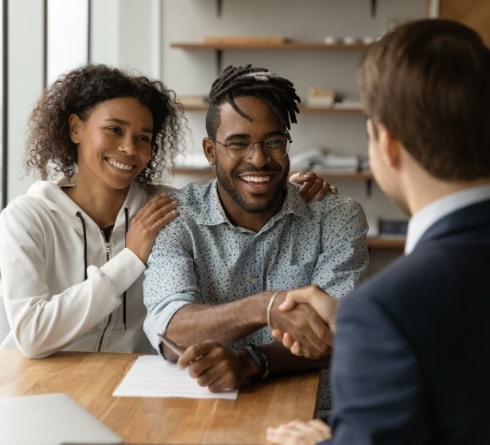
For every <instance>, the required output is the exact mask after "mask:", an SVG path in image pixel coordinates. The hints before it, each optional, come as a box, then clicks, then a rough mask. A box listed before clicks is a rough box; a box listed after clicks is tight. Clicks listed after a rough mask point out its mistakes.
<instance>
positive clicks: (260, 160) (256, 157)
mask: <svg viewBox="0 0 490 445" xmlns="http://www.w3.org/2000/svg"><path fill="white" fill-rule="evenodd" d="M255 144H258V145H259V146H260V148H258V149H256V148H255ZM248 159H249V160H250V161H251V162H254V163H255V164H256V165H258V166H263V165H266V164H268V163H269V162H270V161H271V160H270V158H269V156H268V155H267V153H266V152H265V150H264V142H263V141H262V142H260V141H258V142H251V144H250V155H249V157H248Z"/></svg>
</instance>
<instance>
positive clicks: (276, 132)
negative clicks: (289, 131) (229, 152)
mask: <svg viewBox="0 0 490 445" xmlns="http://www.w3.org/2000/svg"><path fill="white" fill-rule="evenodd" d="M272 136H285V134H284V131H282V130H274V131H271V132H269V133H266V134H265V135H264V139H267V138H270V137H272ZM230 139H252V138H251V137H250V135H249V134H240V133H238V134H231V135H230V136H228V137H227V138H226V139H225V141H228V140H230Z"/></svg>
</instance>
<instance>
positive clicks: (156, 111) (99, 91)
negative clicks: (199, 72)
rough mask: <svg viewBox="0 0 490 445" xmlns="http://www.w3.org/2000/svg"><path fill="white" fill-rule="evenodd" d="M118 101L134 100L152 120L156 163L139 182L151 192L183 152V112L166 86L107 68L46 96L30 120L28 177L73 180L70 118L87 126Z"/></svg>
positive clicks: (63, 83)
mask: <svg viewBox="0 0 490 445" xmlns="http://www.w3.org/2000/svg"><path fill="white" fill-rule="evenodd" d="M119 97H131V98H135V99H136V100H138V101H139V102H140V103H141V104H142V105H144V106H146V107H148V108H149V110H150V111H151V114H152V116H153V136H152V140H151V161H150V162H149V163H148V165H147V166H146V167H145V169H144V170H143V171H142V172H141V173H140V174H139V175H138V177H137V178H136V179H137V181H138V182H139V183H140V184H141V185H142V186H143V187H144V188H145V189H148V190H151V189H152V186H153V185H154V184H155V183H157V182H158V181H161V179H162V177H163V174H164V173H165V172H166V171H167V170H168V169H169V168H171V166H173V164H174V160H175V157H176V155H177V154H178V153H179V152H180V151H181V148H182V141H183V139H184V129H186V128H187V126H186V120H185V118H184V111H183V107H182V105H181V104H179V103H178V102H177V101H176V95H175V92H174V91H172V90H169V89H167V88H166V87H165V85H164V84H163V83H162V82H160V81H158V80H150V79H149V78H147V77H145V76H141V75H133V74H130V73H126V72H123V71H122V70H120V69H118V68H112V67H109V66H107V65H103V64H91V65H85V66H83V67H80V68H77V69H74V70H72V71H70V72H69V73H67V74H65V75H62V76H60V77H59V78H58V79H57V80H56V81H55V82H54V83H53V84H52V85H51V87H49V88H47V89H46V90H45V91H44V93H43V95H42V96H41V98H40V99H39V101H38V103H37V105H36V107H35V108H34V110H33V111H32V113H31V115H30V117H29V133H28V136H27V145H26V160H25V166H26V171H27V172H29V171H30V170H31V169H33V168H34V169H37V170H38V173H39V175H40V176H41V178H42V179H46V178H47V177H54V176H55V175H58V174H60V173H62V174H64V175H65V176H67V177H72V176H73V175H74V174H75V173H76V171H77V162H78V154H77V147H76V144H75V143H73V142H72V140H71V138H70V128H69V117H70V115H72V114H76V115H78V116H79V117H80V119H82V120H84V119H86V118H87V117H88V115H89V114H90V112H91V110H93V108H94V107H95V106H97V105H98V104H99V103H101V102H104V101H106V100H110V99H116V98H119Z"/></svg>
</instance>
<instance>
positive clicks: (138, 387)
mask: <svg viewBox="0 0 490 445" xmlns="http://www.w3.org/2000/svg"><path fill="white" fill-rule="evenodd" d="M112 395H113V396H116V397H186V398H190V399H229V400H235V399H236V398H237V396H238V390H234V391H226V392H211V391H209V389H208V388H203V387H201V386H199V385H198V383H197V381H196V380H195V379H193V378H192V377H191V376H189V373H188V372H187V369H180V368H179V367H178V366H177V365H176V364H175V363H170V362H167V361H166V360H164V359H163V358H162V357H160V356H158V355H143V356H141V357H138V358H137V359H136V361H135V362H134V364H133V366H132V367H131V369H130V370H129V372H128V373H127V374H126V376H125V377H124V379H123V380H122V381H121V383H120V384H119V386H118V387H117V388H116V389H115V391H114V393H113V394H112Z"/></svg>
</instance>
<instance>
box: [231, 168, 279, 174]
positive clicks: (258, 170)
mask: <svg viewBox="0 0 490 445" xmlns="http://www.w3.org/2000/svg"><path fill="white" fill-rule="evenodd" d="M280 172H281V169H280V168H274V167H272V166H267V167H262V168H255V167H251V166H250V167H247V168H244V169H243V170H235V174H237V175H243V174H244V173H262V174H269V173H280Z"/></svg>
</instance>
